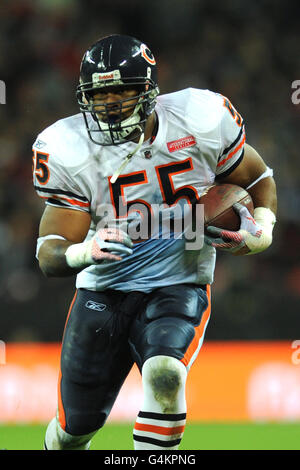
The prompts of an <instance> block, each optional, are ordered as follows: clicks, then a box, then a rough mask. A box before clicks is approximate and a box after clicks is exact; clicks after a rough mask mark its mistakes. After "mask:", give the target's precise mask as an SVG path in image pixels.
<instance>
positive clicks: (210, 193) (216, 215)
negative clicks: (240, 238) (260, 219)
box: [199, 184, 254, 231]
mask: <svg viewBox="0 0 300 470" xmlns="http://www.w3.org/2000/svg"><path fill="white" fill-rule="evenodd" d="M237 202H239V203H240V204H242V205H244V206H246V207H247V209H248V210H249V212H250V214H251V215H252V216H253V211H254V206H253V201H252V198H251V196H250V194H249V193H248V191H246V190H245V189H244V188H241V187H240V186H236V185H234V184H216V185H214V186H211V187H210V188H208V190H207V191H206V192H205V194H203V195H202V196H201V198H200V201H199V203H200V204H204V229H205V228H206V227H208V226H209V225H213V226H214V227H218V228H224V229H227V230H234V231H236V230H239V228H240V217H239V215H238V214H237V213H236V212H235V210H234V209H233V207H232V206H233V204H235V203H237Z"/></svg>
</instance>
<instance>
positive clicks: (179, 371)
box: [142, 356, 187, 413]
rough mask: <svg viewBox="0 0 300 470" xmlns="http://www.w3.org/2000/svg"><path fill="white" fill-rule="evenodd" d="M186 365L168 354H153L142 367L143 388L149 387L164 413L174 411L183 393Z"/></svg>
mask: <svg viewBox="0 0 300 470" xmlns="http://www.w3.org/2000/svg"><path fill="white" fill-rule="evenodd" d="M186 375H187V371H186V367H185V366H184V365H183V364H182V363H181V362H180V361H179V360H178V359H175V358H173V357H169V356H154V357H151V358H150V359H148V360H147V361H146V362H145V364H144V366H143V369H142V376H143V383H144V388H146V389H147V388H149V389H150V390H151V393H152V394H153V396H154V398H155V400H156V401H157V402H158V403H159V405H160V407H161V409H162V411H163V412H165V413H172V412H176V410H177V408H178V404H179V402H180V400H181V397H182V395H184V390H185V382H186Z"/></svg>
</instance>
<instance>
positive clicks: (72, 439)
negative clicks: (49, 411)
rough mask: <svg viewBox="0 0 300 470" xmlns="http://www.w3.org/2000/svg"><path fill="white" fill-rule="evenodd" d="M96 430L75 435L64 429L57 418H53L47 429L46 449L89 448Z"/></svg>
mask: <svg viewBox="0 0 300 470" xmlns="http://www.w3.org/2000/svg"><path fill="white" fill-rule="evenodd" d="M95 432H96V431H94V432H91V433H88V434H84V435H80V436H74V435H72V434H69V433H67V432H66V431H64V430H63V429H62V427H61V426H60V424H59V421H58V420H57V418H53V419H52V421H50V423H49V425H48V427H47V430H46V436H45V450H88V449H89V447H90V443H91V439H92V437H93V435H94V434H95Z"/></svg>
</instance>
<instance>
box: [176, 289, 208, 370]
mask: <svg viewBox="0 0 300 470" xmlns="http://www.w3.org/2000/svg"><path fill="white" fill-rule="evenodd" d="M206 292H207V300H208V305H207V308H206V310H205V311H204V312H203V315H202V318H201V322H200V324H199V325H198V326H197V327H195V336H194V338H193V340H192V342H191V344H190V345H189V347H188V348H187V350H186V352H185V355H184V357H183V358H182V359H181V362H182V363H183V364H184V365H185V366H186V367H188V365H189V363H190V361H191V359H192V357H193V355H194V354H195V352H196V351H197V349H198V347H199V343H200V341H201V339H202V337H203V335H204V332H205V327H206V325H207V322H208V320H209V317H210V312H211V289H210V285H209V284H207V286H206Z"/></svg>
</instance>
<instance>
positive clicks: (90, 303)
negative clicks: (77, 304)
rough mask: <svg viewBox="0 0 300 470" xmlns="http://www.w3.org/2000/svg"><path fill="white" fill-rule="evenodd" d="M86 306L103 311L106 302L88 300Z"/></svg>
mask: <svg viewBox="0 0 300 470" xmlns="http://www.w3.org/2000/svg"><path fill="white" fill-rule="evenodd" d="M85 306H86V308H89V309H90V310H97V312H102V311H103V310H105V309H106V305H105V304H100V303H98V302H94V300H88V301H87V302H86V304H85Z"/></svg>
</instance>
